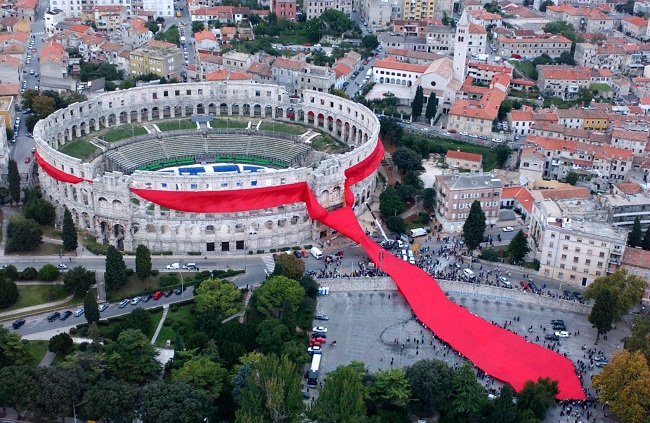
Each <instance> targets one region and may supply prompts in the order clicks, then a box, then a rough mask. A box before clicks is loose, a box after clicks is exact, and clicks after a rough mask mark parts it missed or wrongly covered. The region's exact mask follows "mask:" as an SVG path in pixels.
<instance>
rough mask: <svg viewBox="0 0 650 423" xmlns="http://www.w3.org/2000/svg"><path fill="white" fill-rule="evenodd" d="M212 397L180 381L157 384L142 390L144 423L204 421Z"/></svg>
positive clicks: (193, 422)
mask: <svg viewBox="0 0 650 423" xmlns="http://www.w3.org/2000/svg"><path fill="white" fill-rule="evenodd" d="M209 404H210V397H209V396H208V395H206V394H204V393H203V392H201V391H200V390H198V389H195V388H193V387H191V386H189V385H187V384H185V383H183V382H181V381H179V380H173V381H171V382H156V383H154V384H149V385H147V386H145V387H144V388H143V389H142V405H141V408H140V411H141V414H140V418H141V419H142V422H143V423H160V422H167V423H196V422H202V421H204V418H205V416H206V413H207V412H208V405H209Z"/></svg>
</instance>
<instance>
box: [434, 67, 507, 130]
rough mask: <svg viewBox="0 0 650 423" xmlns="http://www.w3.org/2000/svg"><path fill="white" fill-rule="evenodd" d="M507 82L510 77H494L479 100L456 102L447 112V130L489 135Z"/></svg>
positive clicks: (502, 75)
mask: <svg viewBox="0 0 650 423" xmlns="http://www.w3.org/2000/svg"><path fill="white" fill-rule="evenodd" d="M509 82H510V75H508V74H500V75H496V76H495V77H494V79H493V80H492V82H491V84H490V87H489V89H488V90H487V91H486V93H485V94H484V95H483V96H482V97H481V99H480V100H465V99H460V100H456V101H455V102H454V104H453V105H452V107H451V110H449V120H448V122H447V128H448V129H454V130H456V131H458V132H467V133H470V134H475V135H485V136H489V135H491V134H492V123H493V122H494V120H495V119H496V118H497V115H498V113H499V107H500V106H501V102H503V100H504V99H505V96H506V90H507V87H508V84H509Z"/></svg>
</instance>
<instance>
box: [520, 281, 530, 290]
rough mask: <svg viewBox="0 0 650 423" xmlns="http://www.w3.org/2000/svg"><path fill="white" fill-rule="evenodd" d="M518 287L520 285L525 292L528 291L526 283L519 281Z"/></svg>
mask: <svg viewBox="0 0 650 423" xmlns="http://www.w3.org/2000/svg"><path fill="white" fill-rule="evenodd" d="M519 285H521V287H522V288H524V289H525V290H527V289H528V283H527V282H526V281H520V282H519Z"/></svg>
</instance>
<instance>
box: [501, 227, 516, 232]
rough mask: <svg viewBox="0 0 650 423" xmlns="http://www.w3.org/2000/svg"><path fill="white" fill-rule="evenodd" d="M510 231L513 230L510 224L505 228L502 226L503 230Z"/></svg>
mask: <svg viewBox="0 0 650 423" xmlns="http://www.w3.org/2000/svg"><path fill="white" fill-rule="evenodd" d="M512 231H514V228H513V227H512V226H506V227H505V228H503V232H512Z"/></svg>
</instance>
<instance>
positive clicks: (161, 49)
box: [129, 40, 183, 78]
mask: <svg viewBox="0 0 650 423" xmlns="http://www.w3.org/2000/svg"><path fill="white" fill-rule="evenodd" d="M182 63H183V54H182V52H181V49H180V48H178V47H177V46H176V45H175V44H172V43H167V42H165V41H156V40H150V41H148V42H147V43H146V44H145V45H144V46H142V47H140V48H138V49H135V50H133V51H131V53H130V54H129V70H130V72H129V73H130V75H131V76H139V75H145V74H149V73H152V74H154V75H158V76H164V77H166V78H168V77H170V76H171V75H173V74H176V73H178V72H180V70H181V64H182Z"/></svg>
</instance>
